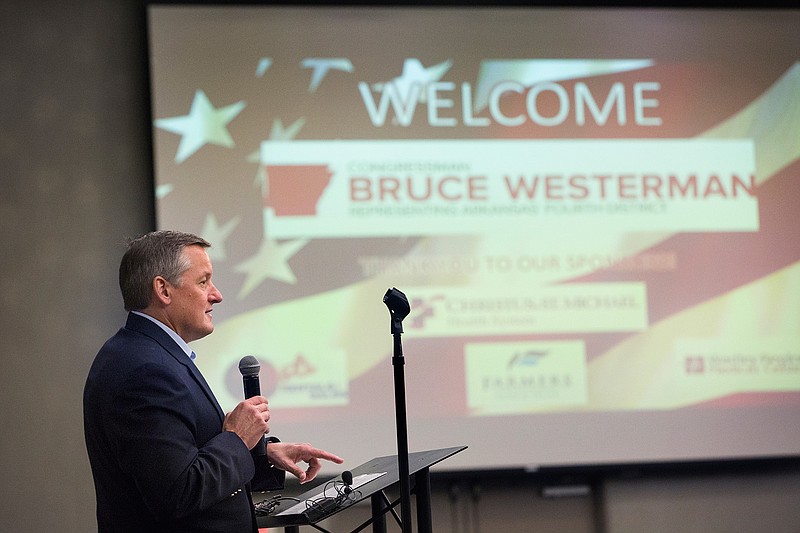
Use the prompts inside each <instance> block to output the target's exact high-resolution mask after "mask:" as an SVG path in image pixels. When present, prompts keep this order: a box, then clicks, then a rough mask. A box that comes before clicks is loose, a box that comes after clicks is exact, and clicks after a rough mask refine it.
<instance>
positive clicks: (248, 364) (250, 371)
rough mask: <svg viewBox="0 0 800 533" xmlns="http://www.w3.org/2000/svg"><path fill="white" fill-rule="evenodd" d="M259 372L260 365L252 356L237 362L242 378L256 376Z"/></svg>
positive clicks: (246, 356)
mask: <svg viewBox="0 0 800 533" xmlns="http://www.w3.org/2000/svg"><path fill="white" fill-rule="evenodd" d="M259 370H261V363H259V362H258V359H256V358H255V357H253V356H252V355H245V356H244V357H242V359H241V360H240V361H239V372H241V373H242V375H243V376H257V375H258V371H259Z"/></svg>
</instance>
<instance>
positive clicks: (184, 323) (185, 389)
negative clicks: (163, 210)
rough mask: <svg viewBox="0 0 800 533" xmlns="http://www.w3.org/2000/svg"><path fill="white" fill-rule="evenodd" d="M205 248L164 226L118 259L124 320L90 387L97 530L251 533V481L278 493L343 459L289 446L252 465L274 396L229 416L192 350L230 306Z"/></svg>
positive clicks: (270, 448)
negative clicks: (215, 314) (217, 310)
mask: <svg viewBox="0 0 800 533" xmlns="http://www.w3.org/2000/svg"><path fill="white" fill-rule="evenodd" d="M208 246H210V245H209V243H208V242H207V241H205V240H204V239H202V238H200V237H197V236H195V235H191V234H187V233H180V232H172V231H159V232H153V233H149V234H147V235H144V236H142V237H139V238H138V239H134V240H133V241H131V243H130V244H129V247H128V250H127V251H126V253H125V255H124V256H123V258H122V262H121V264H120V274H119V277H120V288H121V290H122V296H123V300H124V304H125V309H126V310H127V311H129V315H128V320H127V323H126V324H125V326H124V327H123V328H121V329H120V330H119V331H118V332H117V333H116V334H115V335H114V336H113V337H111V338H110V339H109V340H108V341H107V342H106V343H105V344H104V345H103V347H102V348H101V349H100V351H99V352H98V354H97V357H96V358H95V361H94V363H93V364H92V367H91V370H90V371H89V376H88V378H87V381H86V386H85V389H84V433H85V437H86V448H87V451H88V454H89V461H90V463H91V467H92V475H93V477H94V482H95V490H96V493H97V522H98V530H99V532H100V533H107V532H125V533H134V532H135V533H155V532H186V533H189V532H191V533H201V532H219V533H228V532H230V533H254V532H256V531H257V526H256V520H255V514H254V512H253V503H252V499H251V497H250V483H251V482H253V483H257V484H258V487H259V489H273V488H280V487H282V486H283V479H284V475H285V474H284V472H285V471H289V472H291V473H292V474H294V475H295V476H297V477H298V478H299V479H300V481H301V482H307V481H311V480H312V479H314V477H315V476H316V475H317V473H318V472H319V470H320V468H321V462H320V460H321V459H324V460H329V461H333V462H335V463H342V459H341V458H339V457H337V456H336V455H333V454H331V453H328V452H325V451H323V450H319V449H317V448H314V447H312V446H311V445H309V444H292V443H282V442H270V443H269V444H267V455H266V457H265V458H264V460H254V458H253V456H252V455H251V453H250V451H249V450H250V449H252V448H254V447H255V446H256V444H258V443H259V442H260V441H262V440H263V439H264V434H265V433H267V432H268V431H269V419H270V412H269V404H268V403H267V400H266V399H265V398H264V397H262V396H255V397H252V398H249V399H248V400H245V401H243V402H240V403H239V404H238V405H237V406H236V408H235V409H233V411H231V412H230V413H228V414H227V415H226V414H225V413H223V412H222V409H221V408H220V406H219V404H218V403H217V400H216V398H215V397H214V394H213V393H212V391H211V389H209V387H208V384H207V383H206V381H205V379H204V378H203V376H202V374H201V373H200V371H199V370H198V369H197V367H196V366H195V364H194V361H193V359H194V352H192V350H191V348H189V346H188V344H187V343H189V342H192V341H194V340H197V339H200V338H202V337H204V336H206V335H208V334H209V333H211V332H212V331H213V330H214V326H213V324H212V316H211V308H212V306H213V305H214V304H216V303H219V302H221V301H222V295H221V294H220V292H219V291H218V290H217V288H216V287H215V286H214V284H213V283H212V281H211V275H212V268H211V261H210V260H209V258H208V254H207V253H206V250H205V249H206V248H207V247H208ZM300 462H305V463H307V467H306V469H305V470H304V469H303V468H301V467H300V466H298V463H300Z"/></svg>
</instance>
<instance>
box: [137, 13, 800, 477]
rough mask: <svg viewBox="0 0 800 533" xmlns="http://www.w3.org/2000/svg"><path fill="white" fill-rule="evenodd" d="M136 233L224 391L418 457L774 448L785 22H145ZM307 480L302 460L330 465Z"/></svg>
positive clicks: (794, 375)
mask: <svg viewBox="0 0 800 533" xmlns="http://www.w3.org/2000/svg"><path fill="white" fill-rule="evenodd" d="M148 27H149V39H150V41H149V43H150V58H151V64H150V70H151V83H152V128H153V129H152V131H153V139H154V165H155V176H156V183H155V194H156V215H157V225H158V227H159V228H170V229H178V230H184V231H191V232H194V233H197V234H200V235H202V236H203V237H205V238H206V239H208V240H209V241H210V242H211V243H212V247H211V248H210V249H209V255H210V256H211V259H212V261H213V264H214V278H213V279H214V281H215V283H216V285H217V287H218V288H219V289H220V290H221V292H222V294H223V296H224V301H223V302H222V303H220V304H219V305H217V306H215V310H214V321H215V324H216V330H215V332H214V333H213V334H211V335H210V336H208V337H206V338H205V339H202V340H200V341H197V342H196V343H193V349H194V350H195V352H197V354H198V359H197V364H198V366H199V367H200V369H201V370H202V372H203V374H204V375H205V376H206V378H207V379H208V381H209V383H210V384H211V387H212V389H213V390H214V391H215V393H216V395H217V397H218V398H219V400H220V403H221V404H222V406H223V408H224V409H225V410H230V409H231V408H232V407H233V406H234V405H235V404H236V403H237V402H238V401H240V400H241V399H242V397H243V394H242V384H241V376H240V374H239V372H238V367H237V365H238V362H239V360H240V359H241V358H242V357H244V356H245V355H254V356H256V357H257V358H258V359H259V360H260V362H261V387H262V392H263V394H264V395H265V396H267V397H268V398H269V401H270V406H271V410H272V421H271V429H272V432H273V433H274V434H275V435H277V436H279V437H280V438H282V439H283V440H289V441H308V442H312V443H314V444H315V445H318V446H320V447H323V448H325V449H328V450H330V451H333V452H335V453H338V454H340V455H342V456H343V457H345V458H346V463H345V464H344V465H343V466H342V467H341V468H342V469H346V468H350V467H354V466H356V465H358V464H360V463H361V462H363V461H366V460H368V459H370V458H372V457H375V456H381V455H389V454H393V453H396V440H395V439H396V437H395V435H396V433H395V431H396V428H395V402H394V392H393V390H394V386H395V385H394V381H393V371H394V368H393V365H392V356H393V354H394V353H395V345H394V338H393V336H392V335H391V331H390V317H389V312H388V309H387V308H386V306H385V305H384V304H383V295H384V293H385V292H386V291H387V289H389V288H391V287H396V288H397V289H399V290H400V291H402V292H403V293H404V294H405V295H406V296H407V297H408V300H409V303H410V305H411V313H410V314H409V315H408V317H407V318H405V320H404V321H403V329H404V332H403V334H402V336H401V337H400V338H401V347H402V350H403V356H404V362H405V365H404V367H403V375H404V377H405V390H406V395H407V399H406V407H407V413H408V436H409V448H410V450H411V451H417V450H425V449H432V448H442V447H449V446H456V445H462V444H465V445H468V446H469V448H468V450H467V451H465V452H464V453H461V454H459V455H457V456H455V457H453V458H452V459H450V460H448V461H447V462H446V463H447V464H443V465H442V467H443V468H446V469H503V468H518V467H522V468H538V467H547V466H570V465H602V464H617V463H643V462H672V461H694V460H718V459H734V460H735V459H743V458H752V457H761V458H763V457H767V458H771V457H784V456H797V455H799V454H800V430H798V428H800V393H799V391H800V329H799V328H798V325H800V263H799V262H798V259H800V224H798V218H797V217H798V213H800V209H798V203H799V202H800V161H799V160H798V155H799V154H800V63H798V60H800V33H799V32H798V31H797V28H799V27H800V14H799V12H798V11H778V10H769V11H754V10H729V11H726V10H713V11H712V10H702V9H693V10H677V9H661V10H658V9H638V10H637V9H629V8H626V9H610V8H608V9H600V8H597V9H577V8H575V9H567V8H559V9H556V8H550V9H528V8H518V7H515V8H500V7H498V8H455V7H416V8H409V7H336V8H334V7H322V6H317V7H274V6H272V7H263V6H261V7H256V6H238V7H232V6H216V7H210V6H202V7H199V6H186V5H181V6H164V5H161V6H159V5H155V6H150V7H149V9H148ZM335 468H336V467H329V468H328V471H329V472H332V471H335Z"/></svg>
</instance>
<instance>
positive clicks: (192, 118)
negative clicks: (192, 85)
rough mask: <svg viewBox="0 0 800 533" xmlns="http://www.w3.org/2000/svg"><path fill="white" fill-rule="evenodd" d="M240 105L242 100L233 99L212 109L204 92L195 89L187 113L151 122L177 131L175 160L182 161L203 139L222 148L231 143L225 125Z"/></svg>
mask: <svg viewBox="0 0 800 533" xmlns="http://www.w3.org/2000/svg"><path fill="white" fill-rule="evenodd" d="M244 106H245V103H244V102H237V103H235V104H231V105H228V106H225V107H221V108H219V109H215V108H214V106H213V105H212V104H211V102H210V101H209V99H208V97H207V96H206V94H205V93H204V92H203V91H201V90H198V91H197V92H196V93H195V95H194V100H193V101H192V107H191V109H190V110H189V114H188V115H184V116H181V117H171V118H161V119H157V120H156V121H155V125H156V126H157V127H159V128H161V129H164V130H167V131H169V132H172V133H177V134H179V135H181V142H180V145H178V153H177V154H176V155H175V162H176V163H182V162H183V161H185V160H186V159H187V158H188V157H189V156H190V155H192V154H193V153H195V152H196V151H197V150H199V149H200V148H201V147H202V146H203V145H205V144H206V143H212V144H217V145H220V146H225V147H226V148H230V147H232V146H234V142H233V138H232V137H231V135H230V133H228V129H227V128H226V126H227V125H228V123H229V122H230V121H231V120H233V119H234V118H236V115H238V114H239V113H240V112H241V111H242V109H244Z"/></svg>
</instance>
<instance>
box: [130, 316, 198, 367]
mask: <svg viewBox="0 0 800 533" xmlns="http://www.w3.org/2000/svg"><path fill="white" fill-rule="evenodd" d="M131 313H133V314H134V315H139V316H143V317H145V318H146V319H147V320H149V321H151V322H153V323H155V324H156V325H158V327H160V328H161V329H163V330H164V331H165V332H166V333H167V335H169V336H170V337H172V340H174V341H175V343H176V344H177V345H178V346H180V347H181V350H183V351H184V353H185V354H186V356H187V357H189V358H190V359H194V357H192V354H194V352H193V351H192V349H191V348H189V345H188V344H186V341H185V340H183V339H182V338H181V337H180V335H178V334H177V333H175V330H173V329H172V328H170V327H169V326H167V325H166V324H164V323H163V322H161V321H160V320H158V319H156V318H153V317H151V316H150V315H146V314H144V313H141V312H139V311H131Z"/></svg>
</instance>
